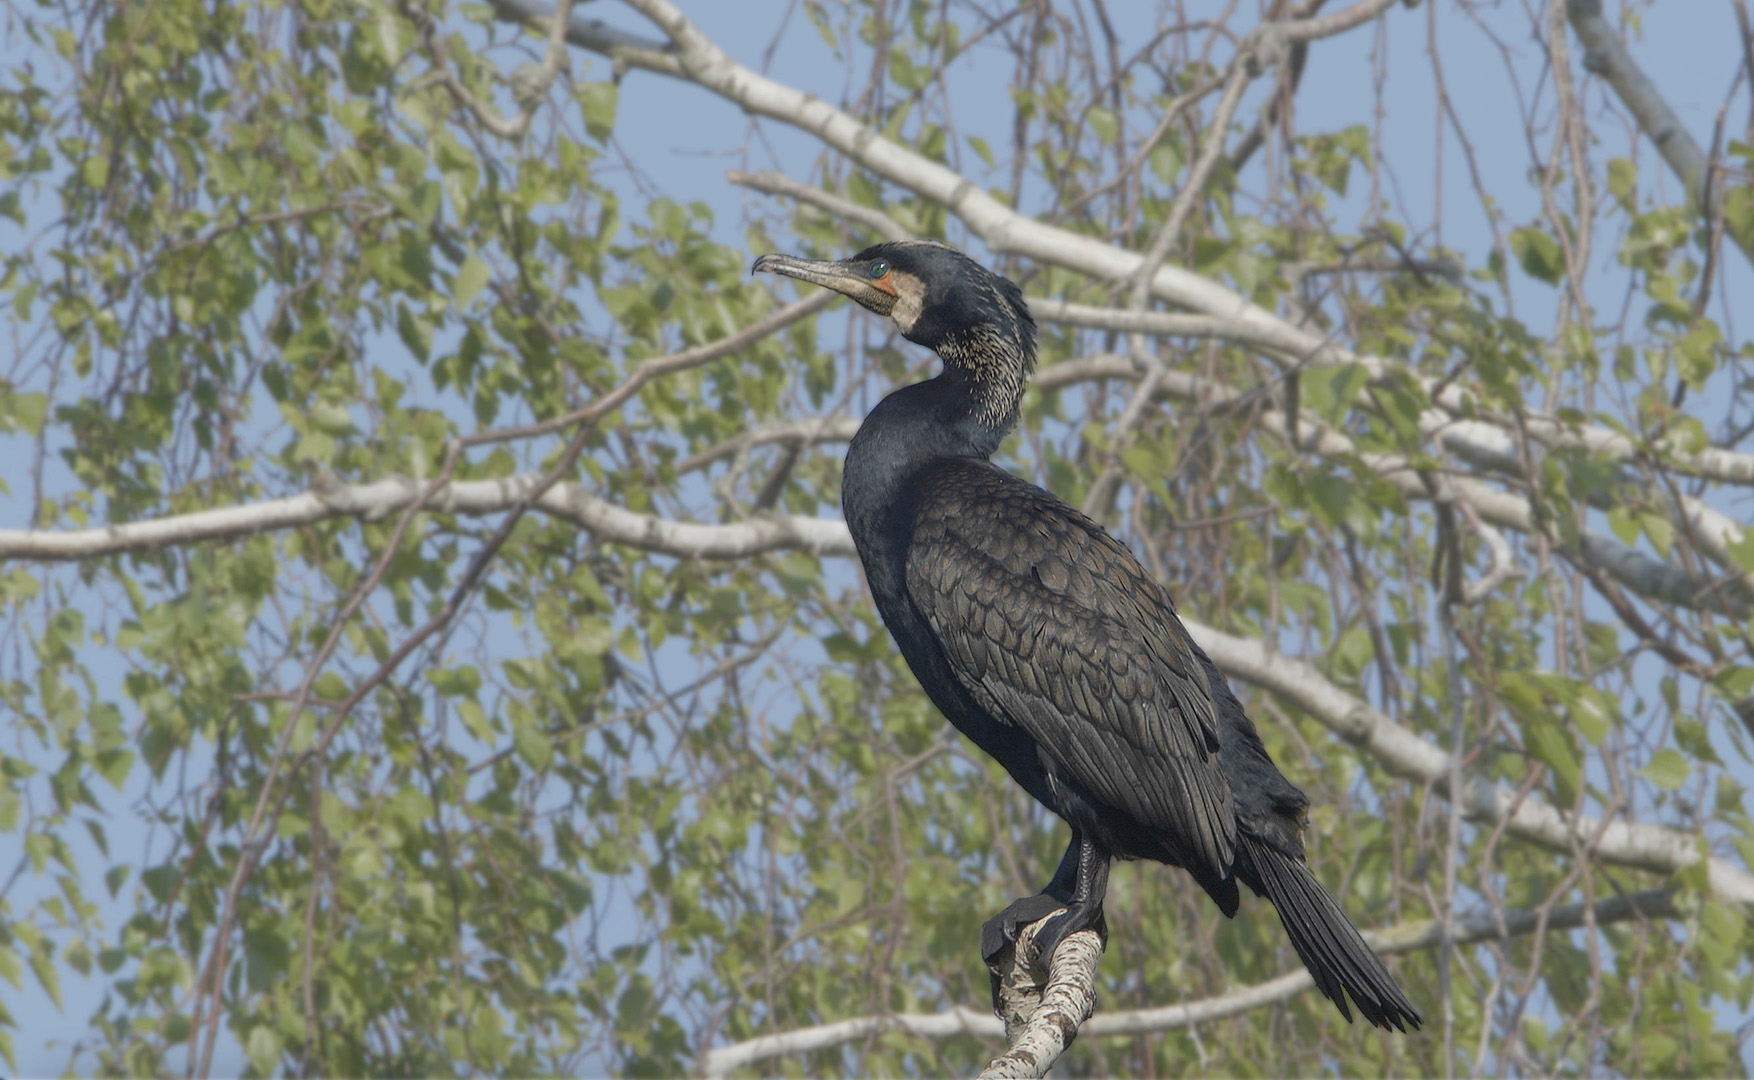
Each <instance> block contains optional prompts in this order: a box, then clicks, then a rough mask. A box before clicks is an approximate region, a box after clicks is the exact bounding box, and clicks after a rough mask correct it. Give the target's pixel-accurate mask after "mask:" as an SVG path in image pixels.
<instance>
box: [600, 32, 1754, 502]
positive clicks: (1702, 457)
mask: <svg viewBox="0 0 1754 1080" xmlns="http://www.w3.org/2000/svg"><path fill="white" fill-rule="evenodd" d="M626 2H627V3H628V5H629V6H631V7H633V8H634V9H635V10H637V11H639V12H640V13H641V14H642V15H644V16H645V17H646V18H648V19H650V20H651V21H652V22H653V23H655V24H656V25H657V26H658V27H659V28H660V29H662V30H663V31H664V33H665V35H666V36H667V37H668V38H669V39H670V43H671V48H670V50H669V51H665V52H662V53H656V52H650V51H643V52H642V51H639V50H632V51H630V50H628V49H625V48H622V49H612V50H608V51H609V52H610V54H611V55H614V56H616V57H617V58H618V62H621V61H625V62H627V63H628V64H630V65H631V66H635V67H641V68H645V69H646V70H650V71H654V72H658V73H660V74H666V75H672V76H675V77H679V78H685V79H688V80H690V81H692V82H694V83H696V84H698V85H699V86H701V87H702V88H704V89H706V90H709V91H712V92H713V93H716V94H718V95H720V96H721V97H724V98H726V99H727V100H729V101H731V102H733V103H735V104H737V105H738V106H740V107H742V108H743V109H745V110H747V111H749V112H751V113H755V114H757V115H760V116H766V117H769V118H772V119H774V120H778V121H780V122H782V123H785V124H789V125H791V126H794V127H797V128H801V129H802V130H804V131H807V132H809V133H810V134H812V135H815V136H816V137H817V138H818V139H820V140H821V141H822V142H823V143H825V144H826V145H828V146H829V147H832V148H833V149H835V150H837V151H839V152H840V153H842V154H845V155H846V156H847V157H848V158H850V159H852V160H853V161H855V162H857V163H858V164H860V165H862V166H864V167H865V168H866V169H868V170H870V171H871V172H872V173H874V174H876V175H877V176H880V177H882V178H883V179H885V180H888V181H890V182H892V183H895V184H898V185H900V186H902V187H904V188H906V189H908V190H909V191H911V192H913V193H914V194H916V195H919V196H921V197H922V198H926V199H930V200H932V201H934V202H937V203H938V204H940V205H942V206H943V207H945V208H946V209H947V210H949V211H950V212H951V213H952V214H955V215H956V216H957V217H959V218H961V219H962V221H963V222H964V223H965V224H966V225H967V226H968V227H969V229H970V230H972V231H973V232H974V233H975V234H976V235H977V236H979V237H980V238H981V240H982V241H983V242H984V243H985V244H986V246H987V247H988V248H989V249H990V250H992V251H994V252H995V253H1002V254H1015V255H1023V256H1027V257H1030V258H1034V259H1038V260H1040V261H1042V262H1046V263H1051V264H1053V265H1055V266H1061V267H1065V268H1066V269H1070V270H1075V271H1078V272H1080V273H1083V274H1086V275H1088V276H1090V277H1094V278H1098V279H1100V280H1103V281H1109V282H1115V283H1122V282H1125V281H1127V280H1128V279H1129V278H1130V277H1131V276H1132V275H1134V274H1135V273H1137V272H1138V270H1139V268H1140V266H1141V265H1142V264H1143V263H1144V259H1143V257H1142V256H1141V255H1140V254H1139V253H1137V252H1132V251H1126V250H1123V249H1121V248H1118V247H1115V246H1114V245H1112V244H1108V243H1105V242H1103V241H1102V240H1100V239H1097V238H1095V237H1090V236H1081V235H1078V234H1076V233H1073V232H1070V231H1068V230H1065V229H1062V228H1059V227H1057V226H1053V225H1048V224H1045V223H1043V222H1039V221H1035V220H1033V219H1031V218H1028V217H1025V216H1023V215H1022V214H1019V213H1018V212H1017V211H1015V210H1013V209H1011V208H1010V207H1009V206H1006V205H1005V204H1004V203H1002V202H1000V201H999V200H998V199H996V198H994V197H993V196H992V195H990V194H988V193H987V192H986V191H985V190H984V189H982V188H981V186H980V185H979V184H976V183H974V182H973V181H971V180H968V179H967V178H965V177H963V176H961V175H960V174H958V173H956V172H954V171H953V170H951V169H949V168H947V167H945V166H943V165H940V164H939V163H937V162H935V161H931V160H930V159H928V158H925V157H923V156H921V155H919V154H917V153H915V152H914V151H912V150H909V149H907V148H905V147H902V146H900V145H898V144H897V143H894V142H892V141H890V140H888V139H886V138H884V137H883V136H882V135H880V134H878V133H877V132H876V131H874V130H872V129H871V128H869V127H867V126H865V125H864V124H863V123H861V122H860V121H859V120H857V119H856V118H854V117H853V116H851V115H850V114H848V113H846V112H844V111H842V110H840V109H837V108H835V107H834V106H832V105H830V104H828V103H827V102H825V101H823V100H822V99H821V98H818V97H816V96H814V95H811V94H806V93H804V92H803V91H801V90H798V89H795V88H793V87H791V86H787V85H785V84H783V83H778V82H775V81H773V80H772V79H769V78H767V77H766V76H763V75H761V74H759V73H757V72H755V71H752V70H750V69H749V68H746V67H744V66H742V65H741V64H738V63H737V62H736V61H735V60H733V59H731V57H730V56H729V55H727V54H726V53H725V52H724V50H722V49H720V48H719V47H718V45H717V44H715V43H714V42H713V41H712V40H711V39H710V38H708V37H707V36H706V35H705V34H703V33H701V31H700V29H699V28H698V27H696V26H695V25H694V24H693V22H691V21H690V20H689V19H688V18H687V16H685V15H684V14H683V13H682V12H681V11H680V10H679V9H678V8H677V7H676V6H675V5H674V4H673V3H671V2H670V0H626ZM1352 10H1367V8H1366V6H1365V5H1362V4H1361V5H1357V6H1355V8H1354V9H1352ZM1340 14H1341V15H1345V14H1347V13H1345V12H1342V13H1340ZM1298 23H1299V21H1298V20H1291V21H1288V22H1284V23H1281V24H1279V28H1280V32H1281V33H1285V34H1290V35H1292V36H1297V35H1300V34H1302V33H1303V31H1302V30H1300V29H1299V28H1298ZM581 44H582V45H583V46H584V47H586V48H591V47H593V46H592V45H590V44H586V43H584V42H581ZM1151 290H1152V293H1153V295H1154V296H1156V297H1157V298H1158V299H1161V300H1167V301H1169V302H1171V303H1174V304H1178V305H1180V306H1182V307H1186V308H1190V309H1192V310H1193V311H1196V312H1199V313H1202V314H1206V315H1212V316H1218V317H1222V318H1225V319H1227V320H1231V321H1232V322H1233V323H1235V324H1237V325H1239V326H1244V327H1247V328H1248V329H1249V330H1251V331H1257V332H1259V333H1261V334H1266V335H1272V336H1273V337H1274V338H1275V339H1277V340H1279V341H1281V342H1282V343H1283V347H1282V350H1281V351H1282V352H1283V353H1284V354H1286V355H1288V356H1293V357H1310V358H1314V357H1323V356H1326V357H1328V358H1329V359H1328V360H1327V362H1330V363H1357V364H1362V365H1363V366H1364V367H1365V369H1366V370H1367V371H1368V372H1369V373H1370V375H1371V377H1372V378H1373V379H1381V378H1385V377H1387V375H1388V373H1389V372H1391V371H1395V372H1401V373H1404V375H1405V376H1406V377H1408V378H1411V379H1413V380H1414V381H1416V382H1417V383H1418V384H1420V385H1421V386H1423V387H1424V388H1425V389H1426V391H1427V392H1428V393H1430V394H1432V397H1433V400H1434V402H1435V403H1436V404H1437V405H1438V406H1439V407H1440V408H1442V409H1444V410H1446V411H1448V412H1450V413H1452V414H1453V415H1463V414H1469V415H1471V414H1472V413H1473V412H1474V411H1476V410H1475V409H1474V408H1473V405H1474V403H1473V402H1472V401H1471V398H1470V395H1468V394H1467V393H1466V392H1465V391H1464V390H1463V389H1461V388H1460V387H1457V386H1453V385H1450V386H1444V385H1439V383H1438V382H1437V380H1434V379H1431V378H1430V377H1428V376H1425V375H1422V374H1420V373H1419V372H1417V371H1414V370H1413V369H1412V368H1409V367H1408V366H1407V365H1405V364H1402V363H1400V362H1398V361H1394V360H1390V359H1385V358H1383V357H1378V356H1369V355H1363V354H1357V353H1353V352H1351V351H1350V350H1346V349H1341V348H1339V347H1337V346H1335V345H1334V344H1333V343H1331V342H1329V341H1327V340H1326V339H1324V338H1323V337H1322V336H1321V335H1318V334H1315V333H1312V332H1310V331H1307V330H1303V329H1301V328H1298V327H1295V326H1292V325H1291V324H1290V323H1288V322H1286V321H1285V320H1283V319H1281V318H1280V317H1279V316H1277V315H1275V314H1273V313H1272V312H1270V311H1268V310H1266V309H1265V308H1262V307H1260V306H1258V305H1256V304H1254V303H1251V302H1250V301H1249V300H1248V299H1246V298H1245V297H1243V296H1241V295H1240V294H1238V293H1236V292H1234V291H1232V290H1231V289H1229V288H1227V287H1225V286H1224V285H1221V284H1219V283H1218V282H1216V281H1212V280H1210V279H1208V278H1204V277H1201V276H1200V275H1199V274H1196V273H1194V272H1192V271H1190V270H1186V269H1183V268H1181V267H1179V266H1175V265H1173V264H1167V265H1164V266H1162V267H1159V268H1158V269H1157V271H1156V273H1155V274H1154V275H1153V276H1152V279H1151ZM1574 437H1577V438H1583V439H1586V440H1589V441H1590V442H1592V443H1595V444H1599V445H1600V446H1601V447H1602V452H1604V453H1607V454H1610V455H1613V456H1617V457H1624V456H1627V455H1628V453H1629V452H1630V451H1635V450H1636V447H1634V446H1633V445H1632V444H1631V442H1630V440H1627V439H1625V438H1624V437H1623V436H1619V435H1618V434H1617V433H1615V432H1612V431H1611V430H1609V429H1606V428H1602V427H1597V426H1588V427H1580V428H1579V429H1577V431H1576V433H1575V435H1574ZM1673 457H1674V460H1675V461H1676V463H1677V464H1678V465H1680V467H1682V468H1684V469H1686V470H1688V471H1690V472H1696V473H1698V474H1699V475H1701V476H1707V477H1710V478H1712V479H1716V480H1723V481H1725V482H1729V483H1738V484H1750V483H1754V455H1748V454H1738V453H1735V452H1733V451H1728V450H1721V449H1716V448H1713V449H1711V450H1708V451H1705V452H1701V453H1699V454H1695V455H1688V454H1680V453H1676V454H1674V455H1673Z"/></svg>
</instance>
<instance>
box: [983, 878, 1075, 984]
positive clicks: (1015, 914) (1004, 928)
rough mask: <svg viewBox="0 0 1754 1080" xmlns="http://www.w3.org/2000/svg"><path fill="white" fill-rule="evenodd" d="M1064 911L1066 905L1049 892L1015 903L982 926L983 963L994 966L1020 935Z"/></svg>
mask: <svg viewBox="0 0 1754 1080" xmlns="http://www.w3.org/2000/svg"><path fill="white" fill-rule="evenodd" d="M1064 910H1066V902H1065V901H1064V900H1061V899H1060V898H1059V897H1057V896H1054V895H1053V894H1052V893H1047V892H1038V893H1036V894H1035V895H1034V896H1025V897H1023V898H1022V899H1021V900H1013V901H1012V902H1011V906H1010V907H1008V908H1006V909H1005V910H1004V911H1001V912H999V914H997V915H995V916H993V917H992V918H990V919H988V920H987V921H986V922H985V923H982V924H981V959H982V960H985V961H986V962H987V966H988V967H991V966H993V964H994V963H995V962H996V961H997V960H998V959H999V953H1001V952H1003V951H1004V949H1005V946H1007V945H1015V944H1016V943H1017V931H1019V930H1021V929H1023V928H1024V927H1025V926H1028V925H1029V924H1030V923H1032V922H1037V921H1039V920H1041V919H1045V918H1047V917H1048V916H1049V915H1052V914H1053V913H1054V912H1056V911H1064ZM1050 955H1051V954H1050Z"/></svg>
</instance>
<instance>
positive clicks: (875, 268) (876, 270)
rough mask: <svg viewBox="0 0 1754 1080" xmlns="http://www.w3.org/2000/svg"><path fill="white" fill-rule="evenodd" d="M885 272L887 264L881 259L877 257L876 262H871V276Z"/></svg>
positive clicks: (878, 276) (881, 274)
mask: <svg viewBox="0 0 1754 1080" xmlns="http://www.w3.org/2000/svg"><path fill="white" fill-rule="evenodd" d="M887 273H889V264H888V263H886V262H884V261H883V260H882V259H878V260H877V261H876V262H874V263H872V264H871V276H872V277H873V278H880V277H882V276H883V275H884V274H887Z"/></svg>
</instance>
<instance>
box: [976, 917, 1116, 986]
mask: <svg viewBox="0 0 1754 1080" xmlns="http://www.w3.org/2000/svg"><path fill="white" fill-rule="evenodd" d="M1048 918H1052V920H1053V921H1052V922H1049V923H1048V924H1047V925H1046V926H1044V927H1042V928H1041V929H1040V930H1037V931H1036V933H1035V946H1036V955H1037V956H1038V957H1040V958H1041V960H1040V963H1041V966H1042V967H1044V968H1045V967H1047V965H1048V962H1049V961H1051V960H1052V959H1053V956H1054V950H1055V949H1058V948H1059V947H1060V942H1062V941H1064V940H1066V939H1067V938H1068V937H1070V936H1071V935H1073V934H1075V933H1077V932H1078V931H1080V930H1095V931H1096V932H1097V934H1098V935H1099V936H1100V937H1101V938H1102V944H1103V946H1104V947H1105V948H1106V947H1107V946H1108V921H1107V920H1106V919H1104V918H1103V914H1102V904H1101V903H1094V904H1093V903H1089V902H1079V901H1073V902H1071V903H1068V902H1066V901H1064V900H1061V899H1060V898H1059V897H1057V896H1055V895H1053V894H1052V893H1048V892H1039V893H1036V894H1035V895H1034V896H1025V897H1023V898H1022V899H1020V900H1015V901H1013V902H1012V904H1011V906H1010V907H1008V908H1006V909H1005V910H1004V911H1002V912H1000V913H999V914H997V915H995V916H993V917H992V918H991V919H988V920H987V921H986V922H985V923H984V924H982V926H981V959H983V960H985V961H986V962H987V974H988V977H989V978H990V979H991V983H992V992H993V1011H994V1012H995V1013H997V1012H999V1011H1000V998H999V987H1000V983H1001V982H1002V980H1003V979H1004V977H1005V971H1006V967H1007V966H1008V964H1007V963H1006V962H1005V961H1003V960H1002V959H1001V957H1002V956H1003V954H1004V953H1005V952H1006V950H1008V949H1011V948H1013V947H1014V946H1015V945H1016V944H1017V935H1018V933H1019V932H1020V931H1022V929H1023V928H1024V927H1026V926H1029V925H1030V924H1032V923H1036V922H1040V921H1041V920H1042V919H1048Z"/></svg>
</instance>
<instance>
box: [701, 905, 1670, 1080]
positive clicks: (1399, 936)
mask: <svg viewBox="0 0 1754 1080" xmlns="http://www.w3.org/2000/svg"><path fill="white" fill-rule="evenodd" d="M1682 915H1683V912H1682V911H1680V910H1679V909H1678V908H1677V907H1676V905H1675V901H1674V894H1673V893H1671V892H1669V891H1668V890H1652V891H1649V892H1639V893H1631V894H1629V895H1626V896H1616V897H1612V898H1610V899H1607V900H1600V901H1597V902H1596V904H1595V905H1594V910H1593V911H1591V910H1588V909H1587V906H1586V905H1584V904H1560V905H1556V906H1554V907H1552V908H1550V909H1548V911H1547V919H1546V928H1547V931H1548V932H1550V933H1551V932H1554V931H1563V930H1575V929H1577V928H1578V927H1580V926H1586V925H1589V924H1591V923H1593V924H1595V925H1598V926H1603V925H1607V924H1609V923H1619V922H1631V921H1635V920H1637V921H1644V920H1656V919H1665V920H1666V919H1677V918H1681V917H1682ZM1540 920H1541V912H1540V911H1539V910H1538V909H1529V908H1513V909H1510V910H1508V911H1505V912H1504V913H1503V922H1502V923H1500V921H1499V919H1498V918H1497V917H1496V916H1494V914H1493V913H1492V912H1481V913H1478V914H1475V915H1470V916H1468V917H1466V918H1463V919H1460V920H1457V921H1455V922H1454V923H1452V925H1451V927H1450V930H1451V937H1450V940H1451V942H1452V943H1453V944H1456V945H1469V944H1473V943H1475V942H1480V941H1502V940H1506V939H1508V938H1512V937H1520V936H1523V935H1526V934H1530V933H1533V932H1534V930H1535V928H1536V927H1537V926H1538V925H1539V924H1540ZM1039 925H1040V924H1036V926H1039ZM1034 929H1035V927H1033V926H1032V927H1028V928H1025V930H1024V932H1023V934H1020V935H1019V938H1022V937H1023V935H1024V934H1028V935H1031V936H1032V937H1033V933H1034ZM1443 935H1444V928H1443V923H1442V922H1441V921H1439V920H1436V919H1425V920H1421V921H1419V922H1416V923H1408V924H1405V925H1403V926H1398V927H1390V928H1387V929H1384V930H1375V931H1372V930H1367V931H1365V932H1364V939H1365V941H1367V942H1369V943H1370V947H1371V948H1373V949H1375V950H1376V951H1377V952H1378V953H1379V954H1380V955H1383V956H1392V955H1395V954H1398V953H1409V952H1417V951H1419V950H1422V949H1430V948H1435V947H1437V946H1438V945H1439V944H1440V943H1441V942H1442V941H1443ZM1092 936H1093V937H1094V936H1095V935H1092ZM1068 940H1070V939H1068ZM1062 955H1064V954H1062ZM1080 961H1081V962H1082V957H1080ZM1056 966H1060V965H1056ZM1314 985H1315V984H1314V982H1313V981H1312V980H1311V979H1310V976H1309V972H1308V971H1307V970H1305V969H1303V968H1299V969H1298V970H1296V971H1291V972H1287V973H1286V974H1284V975H1280V976H1278V977H1277V978H1273V979H1269V980H1267V981H1266V982H1262V983H1257V984H1255V985H1254V986H1248V987H1244V988H1243V989H1241V990H1233V991H1230V992H1229V993H1225V994H1219V995H1217V996H1216V997H1210V998H1205V999H1202V1000H1199V1001H1190V1002H1185V1003H1183V1004H1180V1005H1163V1006H1158V1007H1156V1008H1148V1009H1126V1010H1122V1011H1119V1012H1110V1013H1102V1014H1100V1015H1097V1016H1092V1017H1091V1018H1090V1019H1089V1020H1087V1021H1085V1022H1084V1024H1083V1026H1082V1027H1080V1028H1079V1029H1078V1030H1077V1034H1080V1035H1085V1036H1089V1037H1092V1038H1103V1037H1105V1036H1117V1035H1140V1034H1150V1033H1153V1032H1161V1031H1174V1030H1178V1029H1180V1028H1186V1027H1192V1026H1193V1025H1195V1024H1204V1023H1210V1022H1212V1021H1215V1020H1223V1019H1225V1018H1227V1017H1231V1016H1237V1015H1239V1014H1241V1013H1246V1012H1250V1011H1252V1010H1254V1009H1258V1008H1261V1007H1262V1006H1264V1005H1271V1004H1274V1003H1276V1002H1280V1001H1286V1000H1289V999H1291V998H1293V997H1296V996H1297V995H1298V994H1301V993H1303V992H1304V991H1305V990H1308V989H1311V988H1312V987H1313V986H1314ZM885 1031H902V1032H906V1033H908V1034H910V1035H914V1036H917V1037H919V1038H924V1039H947V1038H953V1037H955V1036H958V1035H973V1036H975V1037H977V1038H987V1039H998V1038H1000V1037H1001V1036H1003V1035H1004V1025H1003V1024H1002V1023H1001V1022H1000V1021H999V1020H998V1019H997V1018H996V1017H993V1016H991V1015H988V1014H986V1013H980V1012H976V1011H975V1010H973V1009H968V1008H964V1007H962V1006H957V1007H956V1008H953V1009H949V1010H947V1011H945V1012H940V1013H892V1014H889V1015H886V1016H861V1017H856V1018H854V1019H851V1020H840V1021H836V1022H835V1023H832V1024H822V1025H819V1026H817V1027H811V1028H801V1029H799V1030H797V1031H788V1032H784V1033H781V1034H777V1035H763V1036H760V1037H759V1038H755V1039H749V1040H747V1041H745V1042H740V1043H735V1044H733V1045H731V1046H724V1047H719V1048H718V1049H716V1050H709V1051H707V1052H706V1054H705V1055H704V1056H703V1057H702V1059H701V1074H702V1075H703V1076H706V1077H720V1076H725V1075H727V1074H728V1073H730V1072H731V1070H733V1069H738V1068H742V1067H744V1066H747V1065H753V1064H755V1063H756V1062H758V1061H766V1060H769V1059H771V1058H776V1057H783V1056H786V1055H789V1054H803V1053H809V1052H811V1051H815V1050H827V1049H830V1048H832V1047H835V1046H841V1045H844V1044H846V1043H849V1042H853V1041H855V1040H859V1039H865V1038H868V1037H870V1036H871V1035H874V1034H878V1033H881V1032H885ZM1052 1064H1053V1063H1052V1062H1051V1061H1050V1062H1048V1063H1047V1067H1051V1066H1052ZM1045 1071H1046V1069H1045V1068H1044V1069H1043V1071H1042V1072H1038V1073H1034V1074H1033V1075H1035V1076H1041V1075H1044V1074H1045Z"/></svg>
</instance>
